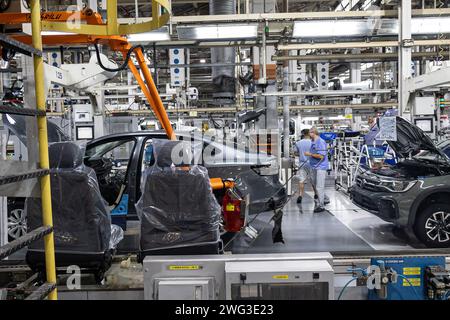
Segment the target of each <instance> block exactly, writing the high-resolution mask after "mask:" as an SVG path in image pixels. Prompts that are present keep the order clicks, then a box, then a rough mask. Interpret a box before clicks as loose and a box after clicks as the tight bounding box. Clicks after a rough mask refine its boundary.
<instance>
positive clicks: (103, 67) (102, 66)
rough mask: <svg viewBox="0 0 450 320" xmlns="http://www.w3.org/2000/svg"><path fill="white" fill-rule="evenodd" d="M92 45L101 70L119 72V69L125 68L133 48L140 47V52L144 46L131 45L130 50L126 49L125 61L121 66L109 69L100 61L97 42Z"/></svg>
mask: <svg viewBox="0 0 450 320" xmlns="http://www.w3.org/2000/svg"><path fill="white" fill-rule="evenodd" d="M94 47H95V53H96V54H97V61H98V65H99V66H100V68H102V69H103V70H105V71H108V72H119V71H122V70H125V69H126V67H127V66H128V62H129V61H130V58H131V54H132V53H133V52H134V50H136V49H141V50H142V52H143V51H144V47H143V46H141V45H137V46H133V47H131V48H130V50H128V52H127V55H126V57H125V62H124V63H123V64H122V65H121V66H119V67H118V68H117V69H110V68H107V67H105V66H104V65H103V63H102V59H101V56H100V50H99V48H98V44H97V43H94Z"/></svg>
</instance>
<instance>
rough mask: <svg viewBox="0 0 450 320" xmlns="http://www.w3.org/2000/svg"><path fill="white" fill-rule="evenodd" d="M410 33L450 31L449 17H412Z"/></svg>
mask: <svg viewBox="0 0 450 320" xmlns="http://www.w3.org/2000/svg"><path fill="white" fill-rule="evenodd" d="M411 24H412V26H411V32H412V34H438V33H450V17H426V18H413V19H412V21H411Z"/></svg>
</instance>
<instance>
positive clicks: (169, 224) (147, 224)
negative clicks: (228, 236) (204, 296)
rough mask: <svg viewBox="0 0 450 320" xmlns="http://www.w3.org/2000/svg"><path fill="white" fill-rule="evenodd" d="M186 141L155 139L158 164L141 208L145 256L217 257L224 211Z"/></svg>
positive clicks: (148, 173) (146, 178) (147, 177)
mask: <svg viewBox="0 0 450 320" xmlns="http://www.w3.org/2000/svg"><path fill="white" fill-rule="evenodd" d="M185 145H186V144H185V143H184V142H181V141H168V140H157V139H155V140H153V152H154V159H155V162H154V164H153V166H151V167H149V168H147V169H146V170H145V172H144V175H143V183H142V190H141V191H142V196H141V199H140V200H139V202H138V203H137V205H136V209H137V212H138V215H139V217H140V220H141V239H140V247H141V255H140V258H141V259H143V257H145V256H146V255H156V254H158V255H161V254H180V255H183V254H217V253H219V249H220V245H221V242H220V234H219V223H220V214H221V208H220V205H219V204H218V202H217V200H216V198H215V197H214V194H213V193H212V188H211V185H210V180H209V176H208V172H207V170H206V169H205V168H204V167H201V166H197V165H190V161H189V157H188V158H186V154H188V149H187V148H186V146H185Z"/></svg>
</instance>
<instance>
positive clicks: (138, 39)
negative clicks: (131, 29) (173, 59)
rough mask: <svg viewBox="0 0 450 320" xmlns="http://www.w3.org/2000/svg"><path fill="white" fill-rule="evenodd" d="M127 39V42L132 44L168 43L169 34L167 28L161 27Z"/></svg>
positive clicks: (131, 35)
mask: <svg viewBox="0 0 450 320" xmlns="http://www.w3.org/2000/svg"><path fill="white" fill-rule="evenodd" d="M127 38H128V41H129V42H133V43H146V42H158V41H169V40H170V34H169V29H168V28H167V27H163V28H160V29H158V30H154V31H150V32H144V33H136V34H130V35H129V36H128V37H127Z"/></svg>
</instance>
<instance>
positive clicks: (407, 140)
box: [387, 117, 447, 159]
mask: <svg viewBox="0 0 450 320" xmlns="http://www.w3.org/2000/svg"><path fill="white" fill-rule="evenodd" d="M387 143H388V144H389V146H390V147H391V148H392V149H393V150H394V151H395V153H396V154H398V155H399V156H401V157H402V158H408V157H409V156H410V155H415V154H417V153H419V152H420V151H421V150H427V151H430V152H432V153H435V154H438V155H441V156H442V157H443V158H444V159H447V157H446V156H445V155H444V154H443V153H442V151H441V150H440V149H439V148H438V147H436V145H435V144H434V143H433V140H431V138H430V137H428V136H427V135H426V134H425V132H423V131H422V129H420V128H419V127H417V126H416V125H414V124H412V123H410V122H408V121H406V120H405V119H403V118H401V117H397V141H388V142H387Z"/></svg>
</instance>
